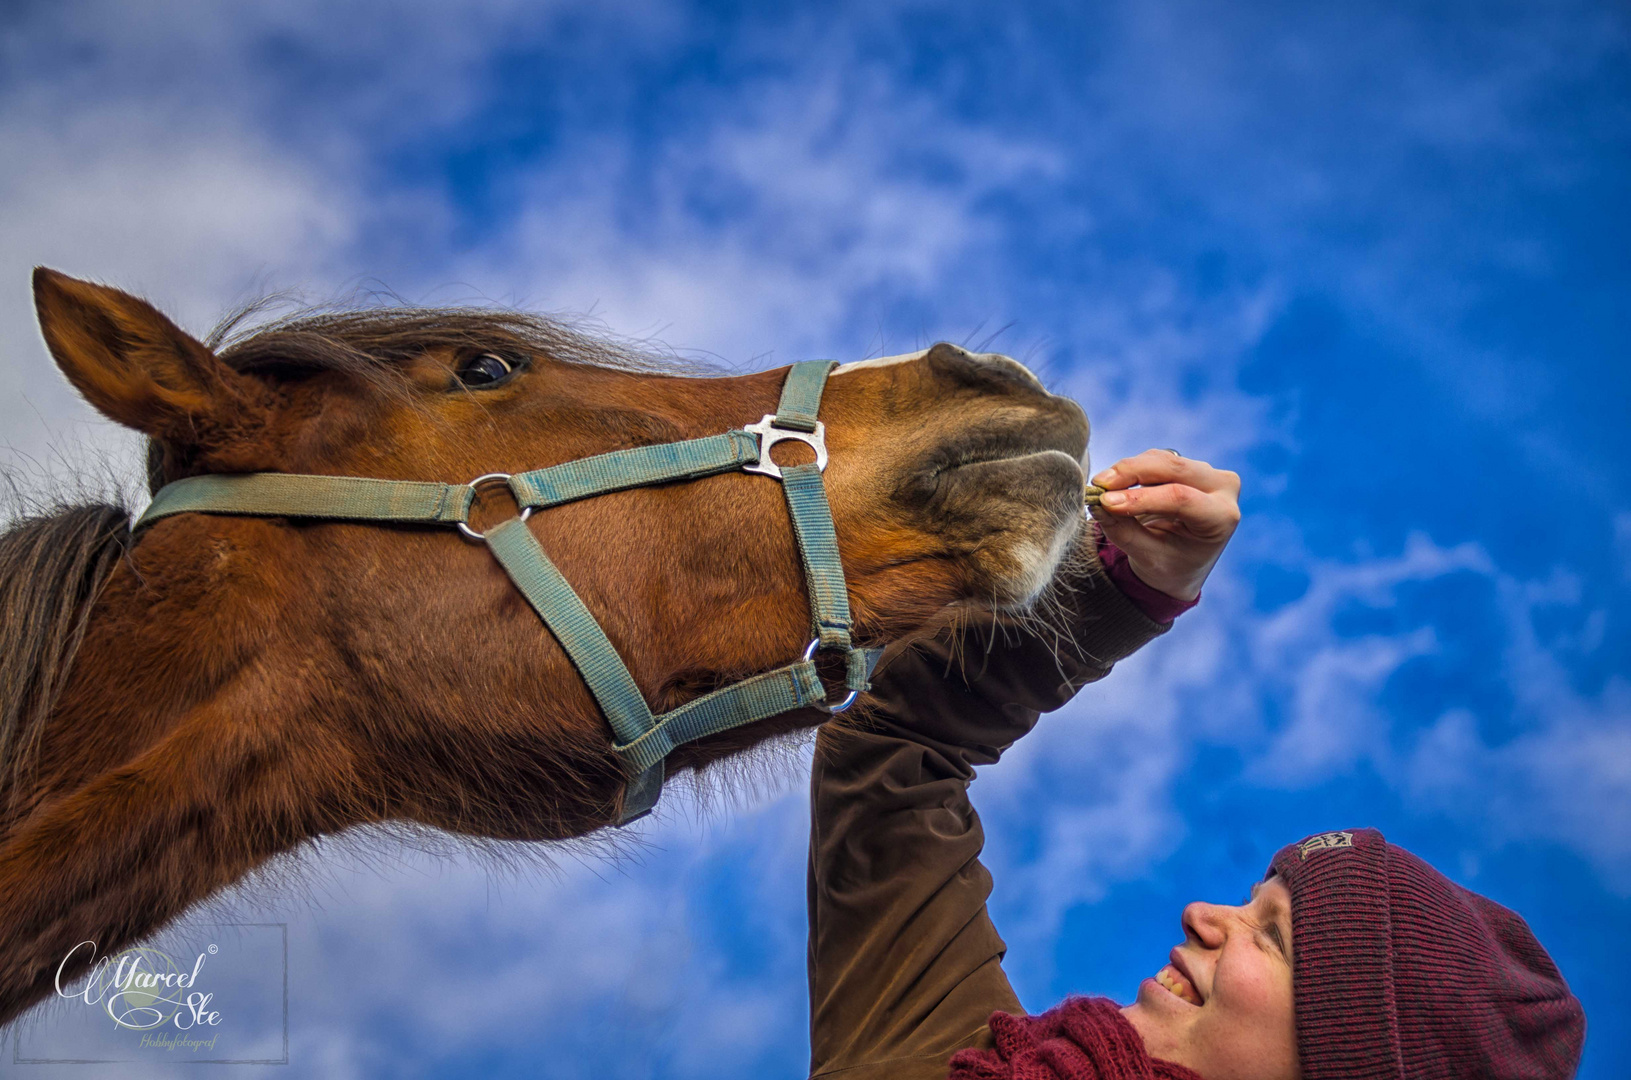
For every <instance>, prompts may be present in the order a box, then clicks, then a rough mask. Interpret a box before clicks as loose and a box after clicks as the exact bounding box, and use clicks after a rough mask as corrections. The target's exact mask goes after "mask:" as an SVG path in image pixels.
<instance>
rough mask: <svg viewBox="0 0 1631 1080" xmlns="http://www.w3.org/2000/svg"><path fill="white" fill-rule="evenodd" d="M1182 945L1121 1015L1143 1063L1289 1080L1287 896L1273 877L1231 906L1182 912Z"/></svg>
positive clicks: (1291, 1030)
mask: <svg viewBox="0 0 1631 1080" xmlns="http://www.w3.org/2000/svg"><path fill="white" fill-rule="evenodd" d="M1183 927H1184V943H1183V944H1182V945H1179V946H1178V947H1177V948H1176V949H1173V950H1172V962H1171V963H1170V964H1168V965H1167V966H1166V967H1164V968H1162V969H1161V970H1160V971H1159V972H1157V973H1156V975H1155V977H1153V978H1149V979H1145V980H1144V981H1143V982H1142V983H1141V984H1140V985H1139V987H1138V1000H1137V1001H1135V1002H1133V1004H1131V1005H1128V1006H1127V1007H1126V1008H1124V1009H1122V1010H1121V1011H1122V1015H1124V1016H1126V1017H1127V1019H1128V1020H1129V1021H1131V1022H1132V1025H1133V1027H1134V1028H1136V1029H1137V1030H1138V1033H1139V1035H1141V1036H1143V1038H1144V1049H1145V1050H1147V1051H1148V1052H1149V1054H1150V1056H1151V1057H1156V1058H1161V1059H1162V1060H1164V1061H1171V1062H1174V1063H1175V1064H1178V1065H1187V1066H1188V1067H1189V1068H1191V1069H1194V1070H1195V1071H1196V1072H1198V1073H1200V1074H1201V1076H1202V1077H1204V1078H1205V1080H1246V1078H1250V1080H1285V1078H1290V1080H1296V1078H1297V1077H1299V1076H1300V1074H1301V1070H1300V1069H1299V1067H1298V1064H1297V1029H1296V1022H1295V1014H1294V1013H1293V1011H1292V1005H1291V962H1292V953H1291V950H1292V942H1291V890H1290V889H1288V888H1286V886H1285V884H1284V883H1283V882H1281V881H1280V879H1279V878H1277V877H1272V878H1269V879H1268V880H1267V881H1264V882H1260V883H1259V884H1257V885H1254V886H1253V887H1252V895H1251V898H1250V899H1249V900H1247V902H1246V903H1244V904H1242V905H1240V906H1238V907H1228V906H1224V905H1219V904H1202V903H1198V902H1197V903H1193V904H1190V905H1189V906H1188V907H1186V908H1184V917H1183Z"/></svg>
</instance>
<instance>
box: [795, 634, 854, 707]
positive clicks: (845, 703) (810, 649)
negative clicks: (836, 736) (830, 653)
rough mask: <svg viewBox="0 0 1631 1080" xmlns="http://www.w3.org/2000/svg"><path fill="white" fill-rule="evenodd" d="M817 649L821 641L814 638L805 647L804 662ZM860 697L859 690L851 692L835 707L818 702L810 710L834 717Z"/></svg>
mask: <svg viewBox="0 0 1631 1080" xmlns="http://www.w3.org/2000/svg"><path fill="white" fill-rule="evenodd" d="M819 648H821V639H820V638H816V639H815V640H814V641H812V642H810V644H809V645H808V646H806V647H805V650H804V659H806V660H808V659H810V657H812V656H814V655H815V654H816V650H817V649H819ZM860 696H861V692H860V691H859V690H851V691H850V692H849V694H848V695H847V696H846V697H845V698H844V700H843V701H840V702H839V703H838V704H837V705H828V704H827V703H826V702H825V701H818V702H816V703H815V704H814V705H811V706H810V708H812V709H820V710H821V711H822V712H824V713H826V714H827V715H828V716H836V715H837V714H838V713H841V712H843V711H844V710H845V709H847V708H849V707H850V706H851V705H854V704H855V699H856V698H858V697H860Z"/></svg>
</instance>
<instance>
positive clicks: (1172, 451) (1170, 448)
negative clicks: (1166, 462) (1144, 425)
mask: <svg viewBox="0 0 1631 1080" xmlns="http://www.w3.org/2000/svg"><path fill="white" fill-rule="evenodd" d="M1161 449H1163V450H1165V451H1166V452H1167V453H1169V454H1171V455H1172V456H1173V457H1183V456H1184V455H1182V454H1180V453H1179V452H1178V451H1176V450H1174V449H1173V448H1172V447H1170V446H1163V447H1161Z"/></svg>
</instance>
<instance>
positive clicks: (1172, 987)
mask: <svg viewBox="0 0 1631 1080" xmlns="http://www.w3.org/2000/svg"><path fill="white" fill-rule="evenodd" d="M1155 982H1156V985H1157V986H1159V987H1161V989H1163V990H1166V991H1168V992H1170V993H1171V994H1172V995H1173V996H1174V997H1176V998H1178V999H1179V1000H1180V1001H1187V1002H1189V1004H1191V1005H1199V1004H1200V1003H1201V995H1200V992H1199V991H1197V990H1196V989H1195V986H1194V984H1193V983H1191V982H1190V981H1189V980H1188V979H1186V978H1184V976H1183V974H1182V973H1181V972H1179V970H1178V969H1177V968H1175V967H1173V966H1172V965H1171V964H1168V965H1167V966H1166V967H1164V968H1162V969H1161V970H1160V971H1158V972H1156V973H1155Z"/></svg>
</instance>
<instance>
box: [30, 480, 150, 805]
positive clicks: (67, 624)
mask: <svg viewBox="0 0 1631 1080" xmlns="http://www.w3.org/2000/svg"><path fill="white" fill-rule="evenodd" d="M129 546H130V509H129V508H128V507H126V506H122V505H119V504H115V503H91V504H88V505H81V506H66V507H59V508H54V509H51V510H47V511H44V512H41V513H36V514H33V515H30V516H27V517H24V518H21V519H18V520H16V521H14V522H12V523H11V524H10V525H9V526H8V527H7V528H6V530H5V532H4V533H0V792H3V793H5V795H6V798H7V800H8V801H7V803H6V804H5V807H4V808H5V809H9V808H10V806H11V804H13V803H14V802H15V799H16V796H17V793H18V792H19V791H21V790H23V786H24V783H23V782H24V779H25V777H26V774H27V772H28V769H29V767H30V766H31V765H32V763H33V759H34V753H35V750H36V749H37V747H38V745H39V739H40V732H41V730H42V729H43V727H44V726H45V720H46V717H48V716H49V715H50V714H51V709H52V707H53V706H54V705H55V704H56V701H57V697H58V696H59V695H60V694H61V693H62V690H63V687H64V686H65V685H66V684H67V682H68V673H69V671H70V670H71V669H72V668H73V663H74V654H75V653H77V652H78V651H79V645H80V642H81V641H82V640H83V639H84V637H85V628H86V626H87V624H88V623H89V622H90V615H91V608H92V607H93V606H94V605H95V603H96V598H97V595H98V594H99V593H100V592H101V589H102V585H103V583H104V582H105V581H107V579H108V575H109V574H110V573H111V572H112V571H113V568H114V566H115V565H116V564H117V562H118V560H119V558H120V557H121V556H122V555H123V554H124V553H125V551H126V550H127V549H128V548H129Z"/></svg>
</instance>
